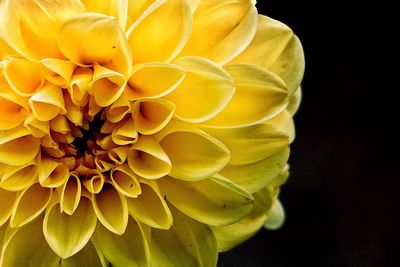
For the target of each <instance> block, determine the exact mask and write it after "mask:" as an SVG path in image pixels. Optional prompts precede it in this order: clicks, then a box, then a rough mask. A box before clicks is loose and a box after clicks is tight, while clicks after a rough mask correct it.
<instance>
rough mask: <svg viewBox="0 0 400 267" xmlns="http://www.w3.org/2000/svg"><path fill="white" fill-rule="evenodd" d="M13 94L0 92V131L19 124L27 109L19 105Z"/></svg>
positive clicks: (26, 113)
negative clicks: (6, 94)
mask: <svg viewBox="0 0 400 267" xmlns="http://www.w3.org/2000/svg"><path fill="white" fill-rule="evenodd" d="M13 98H14V97H13V96H10V95H8V96H7V97H6V96H5V95H1V94H0V131H2V130H10V129H13V128H15V127H17V126H18V125H20V124H21V123H22V122H23V121H24V120H25V118H26V117H27V115H28V113H29V111H28V110H27V109H26V108H25V107H24V106H21V104H19V103H18V102H19V101H18V102H17V101H15V100H16V99H13Z"/></svg>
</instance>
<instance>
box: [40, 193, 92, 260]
mask: <svg viewBox="0 0 400 267" xmlns="http://www.w3.org/2000/svg"><path fill="white" fill-rule="evenodd" d="M96 222H97V218H96V214H95V213H94V211H93V208H92V203H91V202H90V200H89V199H87V198H82V200H81V201H80V203H79V206H78V208H77V209H76V210H75V212H74V213H73V214H72V215H68V214H66V213H63V212H61V211H60V205H59V204H56V205H53V206H52V207H51V208H50V209H49V210H47V212H46V216H45V217H44V221H43V234H44V236H45V238H46V241H47V243H48V244H49V246H50V247H51V248H52V249H53V251H54V252H55V253H57V254H58V255H59V256H60V257H62V258H64V259H65V258H68V257H70V256H72V255H74V254H76V253H77V252H79V251H80V250H81V249H82V248H83V247H84V246H85V245H86V244H87V243H88V241H89V239H90V238H91V236H92V234H93V232H94V229H95V228H96Z"/></svg>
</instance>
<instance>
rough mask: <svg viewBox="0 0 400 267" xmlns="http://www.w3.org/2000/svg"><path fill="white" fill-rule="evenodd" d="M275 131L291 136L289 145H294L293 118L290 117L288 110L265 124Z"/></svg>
mask: <svg viewBox="0 0 400 267" xmlns="http://www.w3.org/2000/svg"><path fill="white" fill-rule="evenodd" d="M264 124H268V125H270V126H271V127H273V128H274V129H275V131H277V132H281V133H284V134H285V135H287V136H289V143H292V142H293V140H294V138H295V135H296V134H295V128H294V122H293V117H292V115H290V113H289V111H288V110H283V111H282V112H281V113H279V114H278V115H277V116H275V117H274V118H272V119H270V120H268V121H266V122H264Z"/></svg>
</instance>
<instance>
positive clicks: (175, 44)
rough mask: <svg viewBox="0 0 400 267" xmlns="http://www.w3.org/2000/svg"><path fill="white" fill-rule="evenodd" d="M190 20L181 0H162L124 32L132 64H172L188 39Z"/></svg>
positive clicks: (189, 15) (183, 0)
mask: <svg viewBox="0 0 400 267" xmlns="http://www.w3.org/2000/svg"><path fill="white" fill-rule="evenodd" d="M191 19H192V16H191V10H190V7H189V5H188V4H187V2H186V1H185V0H166V1H165V2H164V4H162V5H161V6H160V7H158V8H157V9H156V10H154V11H153V12H151V13H150V14H149V15H148V16H146V17H145V18H144V19H143V20H142V21H141V22H140V23H139V24H138V25H135V27H133V28H132V29H130V30H129V31H128V42H129V45H130V47H131V49H132V54H133V61H134V63H135V64H138V63H144V62H149V61H161V62H168V61H170V60H172V59H173V58H174V57H175V56H176V55H177V54H178V53H179V52H180V51H181V49H182V48H183V46H184V45H185V44H186V42H187V40H188V38H189V35H190V31H191ZM166 29H167V30H166Z"/></svg>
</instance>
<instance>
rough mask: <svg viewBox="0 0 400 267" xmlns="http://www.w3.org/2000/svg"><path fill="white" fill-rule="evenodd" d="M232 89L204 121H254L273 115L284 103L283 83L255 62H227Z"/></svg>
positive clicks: (231, 123)
mask: <svg viewBox="0 0 400 267" xmlns="http://www.w3.org/2000/svg"><path fill="white" fill-rule="evenodd" d="M225 68H226V70H227V71H228V72H229V73H230V74H231V75H232V78H233V80H234V82H235V85H236V87H237V88H236V92H235V95H234V96H233V98H232V100H231V102H229V104H228V106H227V107H226V108H225V109H224V110H223V111H222V112H221V113H220V114H218V115H217V116H216V117H214V118H212V119H211V120H210V121H207V122H206V124H208V125H211V126H215V127H239V126H240V127H243V126H249V125H255V124H258V123H260V122H263V121H266V120H268V119H270V118H272V117H274V116H276V115H277V114H278V113H279V112H280V111H282V110H283V109H285V108H286V106H287V104H288V92H287V90H286V85H285V83H284V82H283V81H282V80H281V79H280V78H279V77H278V76H276V75H275V74H274V73H272V72H270V71H267V70H264V69H262V68H261V67H257V66H255V65H246V64H238V65H229V66H226V67H225Z"/></svg>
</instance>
